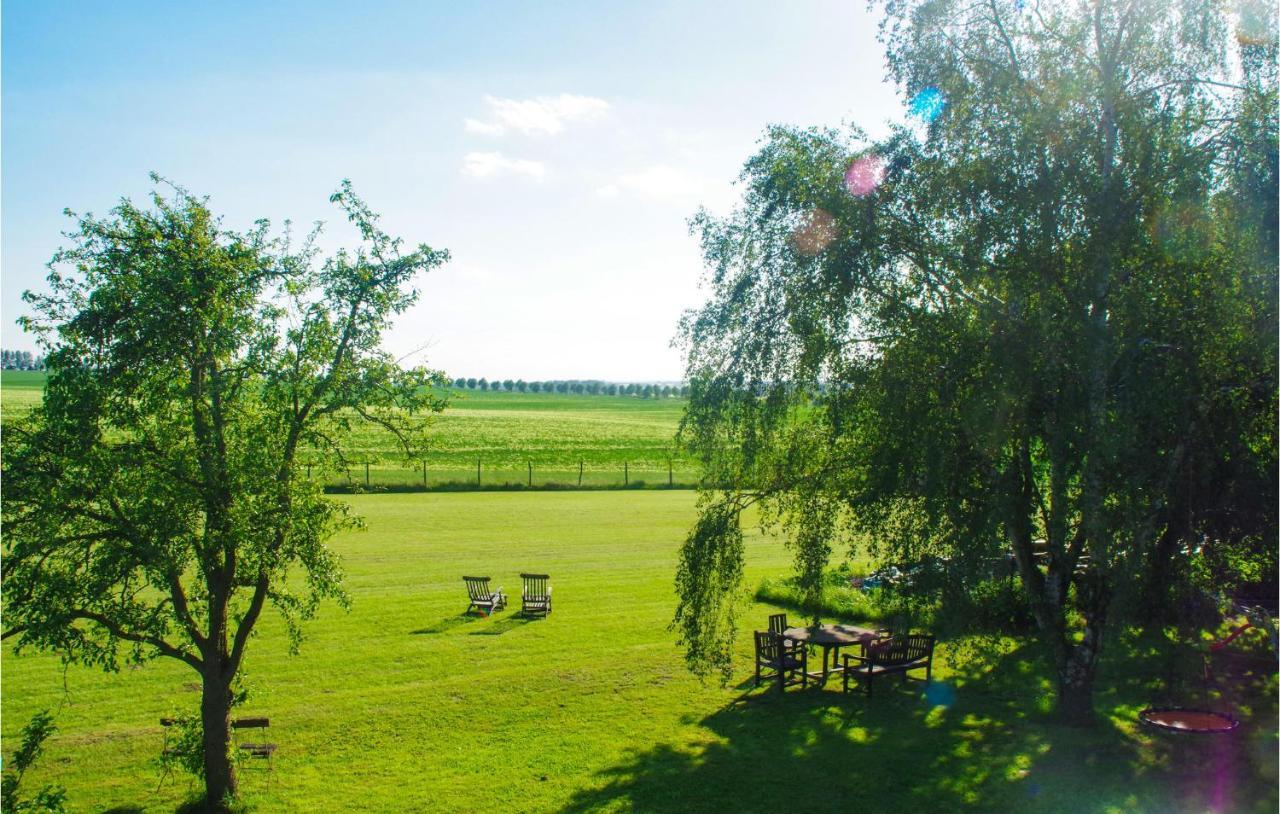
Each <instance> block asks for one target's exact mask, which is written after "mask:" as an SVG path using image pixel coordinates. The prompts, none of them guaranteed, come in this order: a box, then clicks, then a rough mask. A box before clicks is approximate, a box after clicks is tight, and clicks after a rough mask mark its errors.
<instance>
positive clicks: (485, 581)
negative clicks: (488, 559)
mask: <svg viewBox="0 0 1280 814" xmlns="http://www.w3.org/2000/svg"><path fill="white" fill-rule="evenodd" d="M462 581H463V582H465V583H467V596H468V597H470V599H471V604H470V605H467V610H466V613H471V611H473V610H476V611H479V612H480V613H482V614H484V615H485V616H488V615H490V614H491V613H493V612H495V611H500V610H502V609H503V608H505V607H506V606H507V595H506V594H504V593H503V592H502V588H498V590H496V591H491V590H489V578H488V577H463V578H462Z"/></svg>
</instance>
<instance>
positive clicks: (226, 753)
mask: <svg viewBox="0 0 1280 814" xmlns="http://www.w3.org/2000/svg"><path fill="white" fill-rule="evenodd" d="M221 673H222V671H221V665H209V664H206V665H205V674H204V696H203V698H202V699H201V701H200V722H201V724H203V728H204V789H205V801H206V805H208V807H209V810H210V811H223V810H225V802H226V801H227V800H228V799H230V798H234V797H235V796H236V794H237V791H238V789H237V786H236V773H235V766H234V765H233V764H232V762H231V687H230V683H229V682H228V681H227V680H226V679H224V678H223V677H222V675H221Z"/></svg>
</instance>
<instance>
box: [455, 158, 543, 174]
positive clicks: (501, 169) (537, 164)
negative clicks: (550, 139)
mask: <svg viewBox="0 0 1280 814" xmlns="http://www.w3.org/2000/svg"><path fill="white" fill-rule="evenodd" d="M462 173H463V174H464V175H470V176H471V177H473V178H493V177H495V176H498V175H505V174H507V173H511V174H514V175H527V176H528V177H530V178H532V179H533V180H535V181H541V180H542V179H543V178H546V177H547V167H546V165H545V164H543V163H542V162H541V161H530V160H528V159H525V158H507V157H506V156H504V155H503V154H502V153H467V154H466V155H465V156H463V158H462Z"/></svg>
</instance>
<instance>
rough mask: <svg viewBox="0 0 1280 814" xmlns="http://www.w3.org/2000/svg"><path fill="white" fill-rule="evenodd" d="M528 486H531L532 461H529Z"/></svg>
mask: <svg viewBox="0 0 1280 814" xmlns="http://www.w3.org/2000/svg"><path fill="white" fill-rule="evenodd" d="M529 485H530V486H533V461H529Z"/></svg>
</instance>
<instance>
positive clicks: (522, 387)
mask: <svg viewBox="0 0 1280 814" xmlns="http://www.w3.org/2000/svg"><path fill="white" fill-rule="evenodd" d="M528 389H529V383H528V382H526V381H525V380H524V379H516V390H518V391H519V392H521V393H523V392H525V391H527V390H528Z"/></svg>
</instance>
